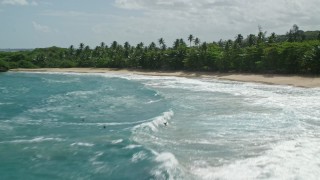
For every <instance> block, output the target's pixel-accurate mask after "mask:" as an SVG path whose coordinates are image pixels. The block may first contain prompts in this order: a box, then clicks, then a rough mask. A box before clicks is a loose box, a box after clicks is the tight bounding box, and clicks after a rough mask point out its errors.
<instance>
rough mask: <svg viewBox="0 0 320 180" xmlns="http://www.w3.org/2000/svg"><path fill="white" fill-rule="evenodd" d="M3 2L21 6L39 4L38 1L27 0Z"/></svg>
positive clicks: (7, 0) (3, 2) (6, 0)
mask: <svg viewBox="0 0 320 180" xmlns="http://www.w3.org/2000/svg"><path fill="white" fill-rule="evenodd" d="M1 3H2V4H7V5H19V6H27V5H32V6H37V5H38V3H37V2H36V1H31V2H29V1H27V0H3V1H2V2H1Z"/></svg>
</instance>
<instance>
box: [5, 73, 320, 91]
mask: <svg viewBox="0 0 320 180" xmlns="http://www.w3.org/2000/svg"><path fill="white" fill-rule="evenodd" d="M9 71H13V72H66V73H118V74H128V73H132V74H137V75H148V76H176V77H189V78H212V79H220V80H230V81H241V82H254V83H263V84H273V85H289V86H295V87H304V88H316V87H320V77H311V76H310V77H309V76H299V75H277V74H246V73H215V72H188V71H148V70H138V69H112V68H39V69H23V68H19V69H11V70H9Z"/></svg>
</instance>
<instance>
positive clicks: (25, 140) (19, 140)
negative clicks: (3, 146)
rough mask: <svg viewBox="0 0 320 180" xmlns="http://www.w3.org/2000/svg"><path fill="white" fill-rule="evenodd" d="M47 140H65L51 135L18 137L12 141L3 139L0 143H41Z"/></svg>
mask: <svg viewBox="0 0 320 180" xmlns="http://www.w3.org/2000/svg"><path fill="white" fill-rule="evenodd" d="M46 141H57V142H61V141H64V140H63V139H61V138H50V137H42V136H40V137H35V138H33V139H17V140H12V141H3V142H0V143H41V142H46Z"/></svg>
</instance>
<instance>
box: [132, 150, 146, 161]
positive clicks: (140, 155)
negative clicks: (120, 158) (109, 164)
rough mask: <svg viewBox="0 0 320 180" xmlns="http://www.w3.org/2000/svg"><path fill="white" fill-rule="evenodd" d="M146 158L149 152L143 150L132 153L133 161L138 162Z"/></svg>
mask: <svg viewBox="0 0 320 180" xmlns="http://www.w3.org/2000/svg"><path fill="white" fill-rule="evenodd" d="M146 158H147V154H146V153H145V152H143V151H140V152H137V153H135V154H133V155H132V157H131V162H133V163H137V162H139V161H142V160H144V159H146Z"/></svg>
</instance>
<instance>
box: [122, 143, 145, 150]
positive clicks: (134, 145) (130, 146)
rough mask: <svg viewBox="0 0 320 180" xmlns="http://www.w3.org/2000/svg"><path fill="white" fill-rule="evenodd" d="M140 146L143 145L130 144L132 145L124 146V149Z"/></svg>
mask: <svg viewBox="0 0 320 180" xmlns="http://www.w3.org/2000/svg"><path fill="white" fill-rule="evenodd" d="M138 147H141V145H137V144H130V145H128V146H126V147H124V149H134V148H138Z"/></svg>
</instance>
